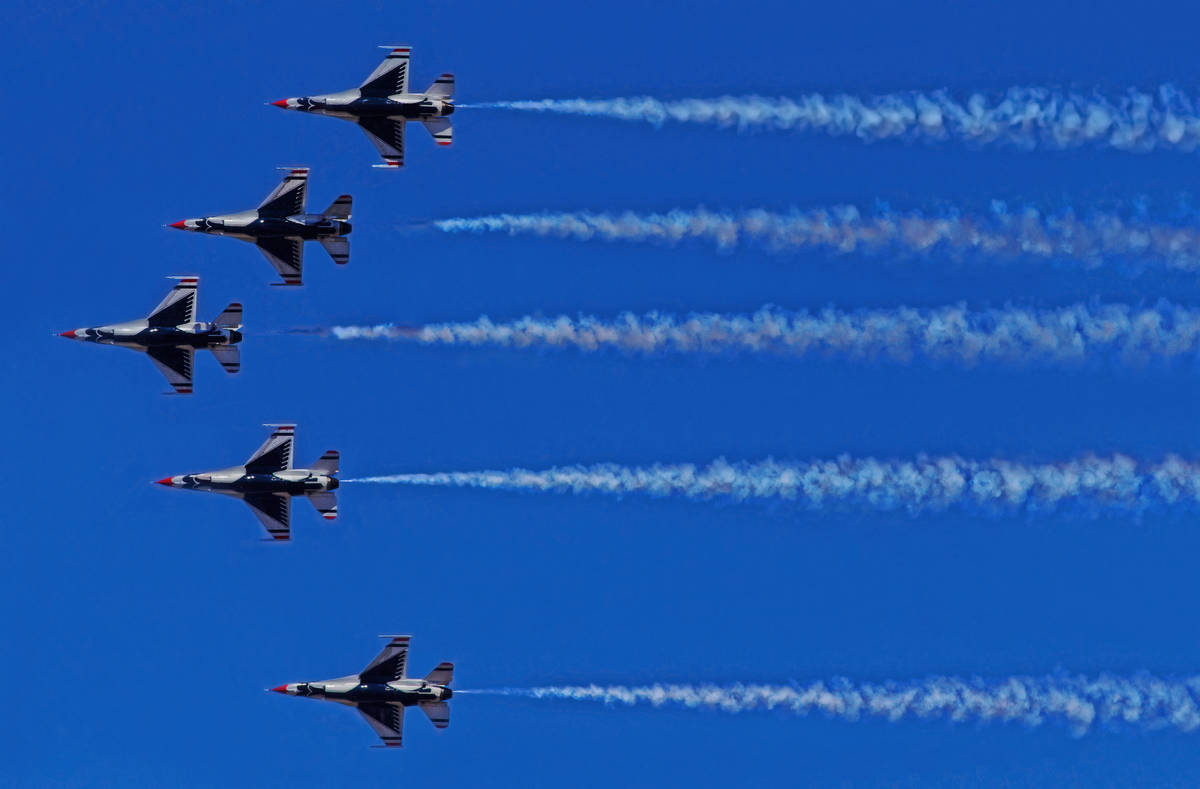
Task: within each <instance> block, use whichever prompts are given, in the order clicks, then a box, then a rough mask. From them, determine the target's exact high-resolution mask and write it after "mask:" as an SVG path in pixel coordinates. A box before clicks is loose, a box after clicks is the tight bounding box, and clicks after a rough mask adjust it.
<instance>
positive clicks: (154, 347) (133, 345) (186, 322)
mask: <svg viewBox="0 0 1200 789" xmlns="http://www.w3.org/2000/svg"><path fill="white" fill-rule="evenodd" d="M168 279H177V280H179V284H178V285H176V286H175V287H173V288H171V292H170V293H168V294H167V296H166V298H164V299H163V300H162V301H161V302H160V303H159V305H158V306H157V307H155V308H154V311H153V312H151V313H150V315H149V316H147V317H145V318H142V319H141V320H135V321H127V322H125V323H114V324H113V325H111V326H96V327H94V328H90V329H88V328H85V329H75V330H73V331H65V332H63V333H62V334H61V335H60V336H62V337H69V338H71V339H73V340H84V341H85V342H95V343H100V344H102V345H116V346H118V347H121V348H130V349H132V350H135V351H142V352H143V353H145V354H146V355H147V356H149V357H150V361H152V362H154V364H155V366H156V367H158V369H159V370H161V371H162V374H163V375H165V376H166V378H167V383H169V384H170V385H171V387H172V388H173V389H174V394H181V395H190V394H191V393H192V362H193V360H194V357H195V351H196V349H197V348H199V349H205V348H207V349H208V350H210V351H212V354H213V356H215V357H216V358H217V361H218V362H220V363H221V366H222V367H224V368H225V371H226V372H228V373H230V374H233V373H236V372H238V371H239V370H241V369H242V354H241V351H240V350H239V349H238V347H237V344H238V343H239V342H241V341H242V333H241V331H239V330H240V329H241V328H242V305H241V304H240V303H238V302H236V301H235V302H233V303H232V304H230V305H229V306H228V307H226V308H225V310H224V311H223V312H222V313H221V314H220V315H218V316H217V317H216V318H215V319H214V320H213V322H212V323H202V322H201V323H198V322H197V321H196V291H197V289H198V288H199V286H200V278H199V277H193V276H185V277H168ZM168 394H171V393H170V392H168Z"/></svg>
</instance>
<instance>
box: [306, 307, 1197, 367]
mask: <svg viewBox="0 0 1200 789" xmlns="http://www.w3.org/2000/svg"><path fill="white" fill-rule="evenodd" d="M316 332H317V333H321V334H328V335H331V336H333V337H336V338H337V339H339V340H355V339H386V340H407V341H412V342H418V343H422V344H425V345H465V346H481V345H491V346H498V347H503V348H559V349H561V348H574V349H577V350H581V351H586V352H592V351H598V350H602V349H614V350H619V351H624V352H627V353H642V354H651V353H658V352H673V353H727V352H743V353H768V354H777V355H786V356H808V355H818V356H848V357H851V358H867V359H874V358H883V359H888V360H893V361H899V362H904V361H909V360H912V359H914V358H923V359H928V360H932V361H948V362H956V363H961V364H966V365H971V364H975V363H977V362H981V361H1004V362H1011V363H1023V362H1068V363H1070V362H1080V361H1083V360H1087V359H1093V358H1114V359H1118V360H1120V361H1123V362H1126V363H1138V362H1144V361H1147V360H1149V359H1152V358H1166V359H1175V358H1184V357H1188V358H1190V357H1195V356H1196V355H1197V353H1200V311H1198V310H1192V309H1188V308H1184V307H1178V306H1174V305H1171V304H1167V303H1161V304H1159V305H1157V306H1155V307H1146V308H1142V307H1131V306H1127V305H1102V306H1085V305H1082V304H1077V305H1074V306H1070V307H1065V308H1061V309H1053V310H1037V309H1029V308H1018V307H1005V308H1003V309H993V310H982V311H970V310H968V309H967V308H966V307H965V306H963V305H957V306H950V307H941V308H937V309H929V310H922V309H908V308H900V309H890V310H874V311H868V310H862V311H856V312H839V311H835V310H832V309H828V310H823V311H821V312H817V313H809V312H792V311H788V310H781V309H777V308H774V307H764V308H762V309H760V310H758V311H757V312H755V313H754V314H752V315H724V314H712V313H708V314H704V313H700V314H692V315H688V316H686V317H675V316H671V315H664V314H659V313H650V314H647V315H642V316H638V315H633V314H631V313H625V314H622V315H620V316H618V317H617V318H616V319H615V320H608V321H606V320H600V319H598V318H594V317H579V318H569V317H567V316H558V317H556V318H535V317H529V316H527V317H524V318H522V319H520V320H516V321H512V322H508V323H493V322H492V321H491V320H489V319H488V318H487V317H482V318H480V319H478V320H476V321H474V322H472V323H440V324H429V325H426V326H416V327H404V326H396V325H394V324H381V325H377V326H333V327H330V328H328V329H320V330H316Z"/></svg>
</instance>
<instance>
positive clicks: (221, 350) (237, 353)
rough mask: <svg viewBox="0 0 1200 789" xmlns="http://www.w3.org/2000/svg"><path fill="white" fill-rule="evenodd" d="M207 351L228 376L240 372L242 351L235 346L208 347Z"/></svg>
mask: <svg viewBox="0 0 1200 789" xmlns="http://www.w3.org/2000/svg"><path fill="white" fill-rule="evenodd" d="M208 349H209V350H210V351H212V355H213V356H214V357H215V358H216V360H217V361H218V362H220V363H221V366H222V367H224V368H225V372H227V373H229V374H230V375H234V374H236V373H239V372H241V369H242V351H241V349H240V348H238V347H237V346H236V345H210V346H209V348H208Z"/></svg>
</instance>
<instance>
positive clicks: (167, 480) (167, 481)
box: [154, 477, 175, 488]
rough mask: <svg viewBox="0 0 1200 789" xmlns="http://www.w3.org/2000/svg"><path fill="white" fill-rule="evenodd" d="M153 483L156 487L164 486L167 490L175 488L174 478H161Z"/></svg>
mask: <svg viewBox="0 0 1200 789" xmlns="http://www.w3.org/2000/svg"><path fill="white" fill-rule="evenodd" d="M154 482H155V483H156V484H158V485H166V486H167V487H168V488H173V487H175V478H174V477H163V478H162V479H156V480H154Z"/></svg>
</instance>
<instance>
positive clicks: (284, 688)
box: [271, 685, 287, 693]
mask: <svg viewBox="0 0 1200 789" xmlns="http://www.w3.org/2000/svg"><path fill="white" fill-rule="evenodd" d="M271 690H273V691H275V692H276V693H287V685H280V686H279V687H277V688H271Z"/></svg>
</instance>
